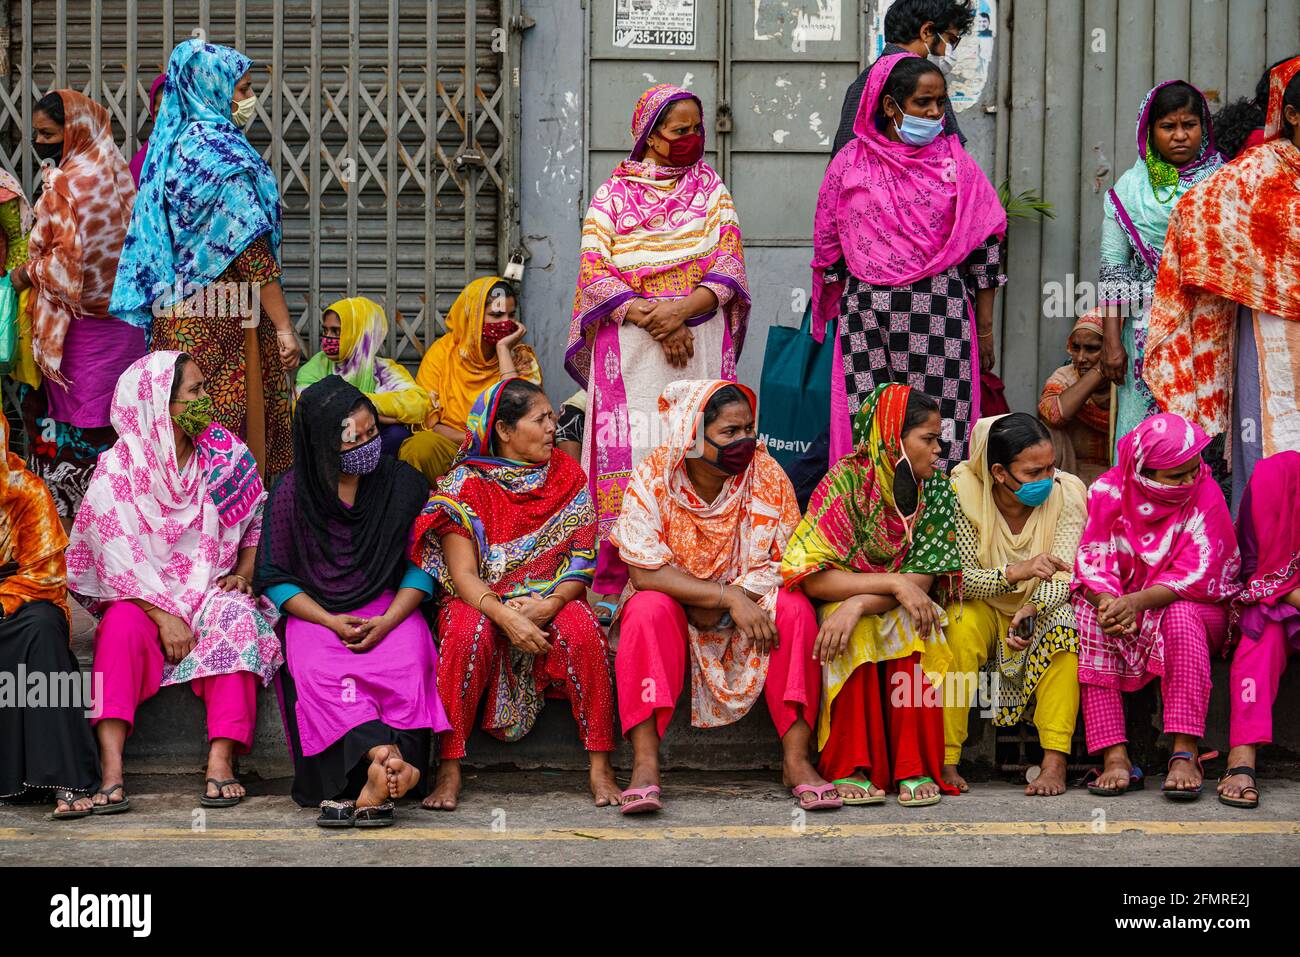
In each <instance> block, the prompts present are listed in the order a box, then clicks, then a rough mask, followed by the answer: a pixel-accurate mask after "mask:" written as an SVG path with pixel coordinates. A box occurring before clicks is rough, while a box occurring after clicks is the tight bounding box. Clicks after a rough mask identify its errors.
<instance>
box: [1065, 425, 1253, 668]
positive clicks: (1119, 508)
mask: <svg viewBox="0 0 1300 957" xmlns="http://www.w3.org/2000/svg"><path fill="white" fill-rule="evenodd" d="M1209 442H1210V439H1209V436H1207V435H1206V434H1205V433H1204V432H1203V431H1202V430H1201V428H1200V427H1199V426H1198V425H1196V424H1195V423H1192V422H1189V421H1187V420H1186V419H1184V418H1183V417H1182V416H1180V415H1174V414H1173V413H1168V412H1166V413H1162V414H1160V415H1156V416H1152V417H1151V418H1149V419H1147V420H1146V421H1144V422H1143V423H1142V424H1141V425H1139V426H1138V427H1137V428H1136V429H1134V430H1133V431H1132V432H1130V433H1129V434H1128V435H1126V436H1124V438H1123V439H1121V440H1120V443H1119V464H1118V465H1116V466H1115V467H1114V468H1112V469H1110V470H1109V471H1107V472H1105V473H1104V474H1103V475H1102V476H1101V477H1100V478H1098V479H1097V481H1095V482H1094V483H1093V484H1092V486H1091V487H1090V488H1089V490H1088V523H1087V525H1086V526H1085V528H1084V530H1083V540H1082V541H1081V542H1080V545H1079V554H1078V557H1077V559H1076V560H1075V565H1074V587H1075V589H1076V590H1078V589H1082V588H1088V589H1091V590H1092V591H1095V592H1098V593H1104V594H1110V595H1126V594H1131V593H1132V592H1136V591H1141V590H1143V589H1145V588H1152V587H1154V586H1157V585H1163V586H1164V587H1165V588H1168V589H1169V590H1170V591H1172V592H1174V594H1176V595H1177V596H1178V597H1179V598H1180V599H1184V600H1187V601H1199V602H1208V603H1221V602H1226V601H1228V600H1230V599H1231V598H1232V597H1233V596H1234V595H1236V594H1237V592H1238V591H1239V590H1240V587H1241V586H1240V584H1239V582H1238V576H1239V575H1240V573H1241V554H1240V552H1239V551H1238V549H1237V536H1236V532H1235V531H1234V529H1233V527H1232V516H1231V515H1230V514H1229V513H1228V505H1227V503H1226V502H1225V501H1224V500H1223V493H1222V492H1221V491H1220V490H1219V486H1218V485H1217V484H1215V482H1214V479H1213V478H1212V477H1211V475H1210V468H1209V466H1208V465H1205V464H1204V463H1202V464H1201V470H1200V473H1199V474H1198V475H1197V477H1196V480H1195V481H1194V482H1193V483H1192V484H1191V485H1184V486H1179V487H1173V486H1167V485H1161V484H1160V483H1158V482H1156V481H1154V480H1152V479H1149V478H1147V477H1145V476H1143V475H1142V474H1141V471H1142V469H1144V468H1149V469H1167V468H1173V467H1175V466H1178V465H1181V464H1182V463H1184V462H1186V461H1188V460H1189V459H1191V458H1192V457H1193V456H1196V455H1200V453H1201V450H1202V449H1204V448H1205V447H1206V446H1207V445H1208V444H1209ZM1163 611H1164V609H1163V608H1161V609H1156V610H1155V611H1150V612H1144V613H1143V614H1142V615H1141V616H1140V617H1139V619H1138V630H1137V632H1136V633H1135V634H1133V635H1118V636H1111V635H1102V634H1101V632H1100V630H1097V631H1096V632H1095V633H1091V634H1090V633H1089V632H1088V631H1087V630H1086V629H1085V631H1084V633H1083V634H1081V636H1080V638H1081V642H1082V644H1081V646H1080V654H1079V679H1080V680H1081V681H1086V682H1088V683H1089V684H1101V685H1106V686H1110V687H1119V688H1121V689H1122V690H1133V689H1134V688H1136V687H1140V686H1141V684H1142V683H1143V681H1144V680H1145V677H1146V675H1147V674H1148V673H1150V672H1151V669H1149V668H1148V662H1149V661H1152V660H1155V661H1159V662H1163V660H1164V640H1163V636H1162V635H1161V633H1160V620H1161V617H1162V613H1163ZM1154 673H1160V672H1159V671H1158V670H1157V671H1155V672H1154Z"/></svg>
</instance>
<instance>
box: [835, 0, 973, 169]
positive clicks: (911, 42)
mask: <svg viewBox="0 0 1300 957" xmlns="http://www.w3.org/2000/svg"><path fill="white" fill-rule="evenodd" d="M974 22H975V11H974V9H973V8H972V4H971V0H894V5H893V6H891V7H890V8H889V10H888V12H887V13H886V14H885V47H884V50H883V51H882V53H881V56H890V55H891V54H894V53H915V54H916V55H917V56H924V57H929V58H930V59H931V60H933V61H935V63H936V64H938V65H939V67H940V69H942V70H943V72H944V74H945V75H946V74H947V73H948V69H946V68H945V67H944V62H943V61H945V60H947V61H948V62H951V59H950V58H951V57H952V56H953V48H954V47H956V45H957V42H958V41H959V40H960V39H961V38H962V37H963V36H965V35H966V34H967V33H969V32H970V28H971V24H973V23H974ZM872 66H875V64H874V63H871V64H868V66H867V68H866V69H865V70H863V71H862V73H861V74H860V75H859V76H858V78H857V79H856V80H854V81H853V82H852V83H851V84H850V85H849V89H848V92H847V93H845V94H844V105H843V106H842V107H840V127H839V129H838V130H837V131H836V133H835V145H834V147H833V148H832V149H831V159H834V158H835V156H836V154H837V153H839V151H840V150H842V149H843V148H844V146H845V144H846V143H848V142H849V141H850V140H852V139H853V121H854V120H855V119H856V118H857V115H858V106H859V105H860V104H861V102H862V91H863V90H864V89H866V86H867V74H868V73H870V72H871V67H872ZM944 117H945V118H944V125H943V131H944V134H945V135H949V136H951V135H956V137H957V139H958V140H959V141H960V142H961V144H962V145H963V146H965V145H966V137H965V136H963V135H962V132H961V127H960V126H958V125H957V114H956V113H954V112H953V109H952V104H951V103H949V104H947V105H946V106H945V107H944Z"/></svg>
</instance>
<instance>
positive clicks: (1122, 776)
mask: <svg viewBox="0 0 1300 957" xmlns="http://www.w3.org/2000/svg"><path fill="white" fill-rule="evenodd" d="M1132 773H1133V762H1132V761H1130V760H1129V759H1128V748H1126V747H1125V746H1124V745H1122V744H1117V745H1115V746H1113V747H1109V748H1107V749H1106V751H1105V753H1104V754H1103V756H1102V770H1101V777H1099V778H1097V780H1096V781H1094V782H1093V786H1094V787H1099V788H1106V789H1108V790H1118V791H1127V790H1128V786H1129V775H1131V774H1132Z"/></svg>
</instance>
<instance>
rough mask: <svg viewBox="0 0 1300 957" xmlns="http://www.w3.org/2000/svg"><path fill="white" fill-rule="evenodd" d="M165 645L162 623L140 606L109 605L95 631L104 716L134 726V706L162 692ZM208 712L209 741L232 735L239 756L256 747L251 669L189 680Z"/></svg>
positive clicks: (254, 679)
mask: <svg viewBox="0 0 1300 957" xmlns="http://www.w3.org/2000/svg"><path fill="white" fill-rule="evenodd" d="M163 663H164V662H163V653H162V645H161V644H160V643H159V641H158V626H157V625H155V624H154V623H153V619H151V618H150V617H149V616H148V615H147V614H145V612H144V610H143V609H142V608H140V606H139V605H136V604H134V603H133V602H129V601H118V602H114V603H113V604H111V605H109V606H108V610H107V611H105V612H104V617H103V619H102V620H101V621H100V623H99V629H98V630H97V631H96V632H95V662H94V665H93V670H94V673H95V676H96V679H97V680H98V681H101V682H102V684H101V686H100V687H101V691H100V705H101V707H100V714H99V717H98V718H96V719H94V720H93V721H92V722H91V723H92V724H97V723H98V722H100V721H103V720H104V719H105V718H116V719H118V720H121V721H125V722H126V724H127V734H128V735H129V734H130V733H131V731H132V730H134V728H135V709H136V708H137V707H139V705H140V703H141V702H142V701H147V700H148V699H149V698H152V697H153V696H154V695H155V694H157V693H158V687H159V686H160V685H161V684H162V671H163ZM189 685H190V687H191V688H193V689H194V693H195V694H196V695H198V696H199V697H200V698H202V699H203V704H204V706H205V707H206V708H207V712H208V740H209V741H212V740H215V739H216V738H230V739H231V740H233V741H234V742H235V744H236V745H237V747H236V749H235V750H236V751H237V752H238V753H239V754H247V753H248V752H249V750H250V749H251V748H252V745H253V727H254V725H255V724H256V723H257V676H256V675H254V674H253V673H252V672H251V671H236V672H233V673H231V674H226V675H213V676H211V677H206V678H195V679H194V680H193V681H191V682H190V683H189Z"/></svg>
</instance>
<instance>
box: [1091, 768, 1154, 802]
mask: <svg viewBox="0 0 1300 957" xmlns="http://www.w3.org/2000/svg"><path fill="white" fill-rule="evenodd" d="M1103 773H1104V769H1103V768H1089V770H1088V773H1087V774H1085V775H1084V776H1083V782H1082V783H1083V785H1085V786H1087V788H1088V793H1089V794H1095V795H1097V797H1108V798H1112V797H1119V796H1120V795H1121V794H1124V793H1125V792H1127V791H1141V790H1142V789H1143V788H1145V787H1146V784H1147V779H1146V775H1145V774H1143V773H1142V769H1141V768H1140V767H1138V766H1137V765H1136V764H1135V765H1133V767H1131V768H1129V772H1128V787H1126V788H1104V787H1101V786H1100V785H1097V784H1090V783H1089V782H1090V781H1096V780H1097V779H1098V778H1100V777H1101V776H1102V774H1103Z"/></svg>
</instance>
